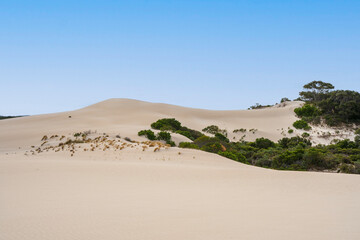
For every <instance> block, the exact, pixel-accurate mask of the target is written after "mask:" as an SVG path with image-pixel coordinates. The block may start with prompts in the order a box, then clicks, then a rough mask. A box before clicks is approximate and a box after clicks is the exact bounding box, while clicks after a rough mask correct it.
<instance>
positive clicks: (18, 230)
mask: <svg viewBox="0 0 360 240" xmlns="http://www.w3.org/2000/svg"><path fill="white" fill-rule="evenodd" d="M299 104H301V103H299V102H292V103H290V104H289V105H288V106H286V107H273V108H269V109H263V110H254V111H208V110H199V109H188V108H183V107H177V106H171V105H166V104H153V103H145V102H139V101H134V100H118V99H113V100H109V101H105V102H102V103H99V104H96V105H92V106H90V107H88V108H85V109H81V110H77V111H73V112H67V113H58V114H47V115H39V116H31V117H25V118H18V119H10V120H3V121H0V239H4V240H12V239H16V240H17V239H19V240H20V239H21V240H23V239H32V240H36V239H54V240H56V239H61V240H66V239H89V240H91V239H94V240H95V239H154V240H155V239H156V240H161V239H167V240H168V239H182V240H183V239H204V240H205V239H206V240H211V239H360V227H359V222H360V204H359V202H360V176H358V175H347V174H333V173H313V172H287V171H275V170H268V169H262V168H257V167H252V166H247V165H244V164H240V163H237V162H234V161H231V160H229V159H226V158H222V157H220V156H217V155H214V154H210V153H206V152H201V151H196V150H189V149H178V148H170V149H162V150H160V151H158V152H153V151H152V150H146V151H141V150H139V149H136V148H128V149H124V150H121V151H114V150H111V149H110V150H107V151H100V150H96V151H94V152H88V151H87V152H82V151H80V150H79V151H77V152H76V153H75V155H74V156H73V157H70V153H69V152H68V151H60V152H56V153H55V152H54V151H49V152H42V153H40V154H36V155H29V156H25V155H24V153H25V151H29V150H31V149H32V148H31V146H32V145H34V146H39V145H40V143H41V141H40V139H41V138H42V136H43V135H51V134H59V135H62V134H63V135H66V136H70V135H69V134H73V133H74V132H79V131H84V130H89V129H91V130H93V131H95V130H97V133H98V134H100V133H102V132H105V133H107V134H109V135H110V137H114V136H115V135H116V134H120V135H121V136H122V137H126V136H128V137H131V138H133V139H136V140H144V139H143V138H140V137H138V136H136V134H137V131H139V130H140V129H146V128H149V124H150V123H151V122H153V121H155V120H157V119H159V118H163V117H175V118H177V119H178V120H180V121H181V122H182V123H183V124H184V125H185V126H188V127H191V128H195V129H199V130H200V129H202V128H203V127H205V126H207V125H210V124H216V125H219V126H220V127H222V128H226V129H228V131H229V132H232V130H233V129H235V128H247V129H250V128H256V129H258V132H256V133H255V134H254V135H255V136H251V138H253V137H255V138H256V137H258V136H265V137H268V138H271V139H273V140H277V139H279V138H281V137H283V136H282V135H281V133H280V131H278V130H277V129H281V128H283V129H287V127H289V126H291V124H292V122H293V121H294V120H295V119H296V118H295V116H294V114H293V112H292V110H293V108H294V107H296V106H298V105H299ZM69 115H71V118H68V116H69ZM247 134H249V133H247ZM230 135H231V134H230ZM234 136H235V135H234ZM230 137H232V136H230ZM184 140H186V139H185V138H183V137H182V136H176V141H177V142H179V141H184ZM179 152H180V153H181V154H180V155H179Z"/></svg>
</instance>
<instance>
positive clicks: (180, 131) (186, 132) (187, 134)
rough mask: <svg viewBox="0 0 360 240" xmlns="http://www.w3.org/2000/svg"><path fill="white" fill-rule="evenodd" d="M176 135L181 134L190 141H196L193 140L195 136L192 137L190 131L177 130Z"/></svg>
mask: <svg viewBox="0 0 360 240" xmlns="http://www.w3.org/2000/svg"><path fill="white" fill-rule="evenodd" d="M176 133H177V134H180V135H183V136H185V137H187V138H188V139H190V140H195V139H194V138H193V136H191V133H190V132H188V131H182V130H177V131H176Z"/></svg>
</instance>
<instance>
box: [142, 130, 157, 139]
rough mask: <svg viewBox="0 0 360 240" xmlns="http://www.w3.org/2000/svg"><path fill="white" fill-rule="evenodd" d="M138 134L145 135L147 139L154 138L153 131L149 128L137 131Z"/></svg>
mask: <svg viewBox="0 0 360 240" xmlns="http://www.w3.org/2000/svg"><path fill="white" fill-rule="evenodd" d="M138 135H139V136H145V137H147V139H149V140H156V136H155V133H154V132H153V131H151V130H141V131H139V132H138Z"/></svg>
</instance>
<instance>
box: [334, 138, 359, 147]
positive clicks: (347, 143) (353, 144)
mask: <svg viewBox="0 0 360 240" xmlns="http://www.w3.org/2000/svg"><path fill="white" fill-rule="evenodd" d="M336 147H338V148H357V147H358V144H356V142H353V141H350V140H349V139H344V140H341V141H339V142H337V143H336Z"/></svg>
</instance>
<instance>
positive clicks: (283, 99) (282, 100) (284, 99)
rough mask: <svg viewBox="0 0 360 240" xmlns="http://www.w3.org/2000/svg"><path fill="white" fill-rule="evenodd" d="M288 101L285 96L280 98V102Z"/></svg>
mask: <svg viewBox="0 0 360 240" xmlns="http://www.w3.org/2000/svg"><path fill="white" fill-rule="evenodd" d="M288 101H290V99H288V98H287V97H284V98H282V99H281V100H280V103H283V102H288Z"/></svg>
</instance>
